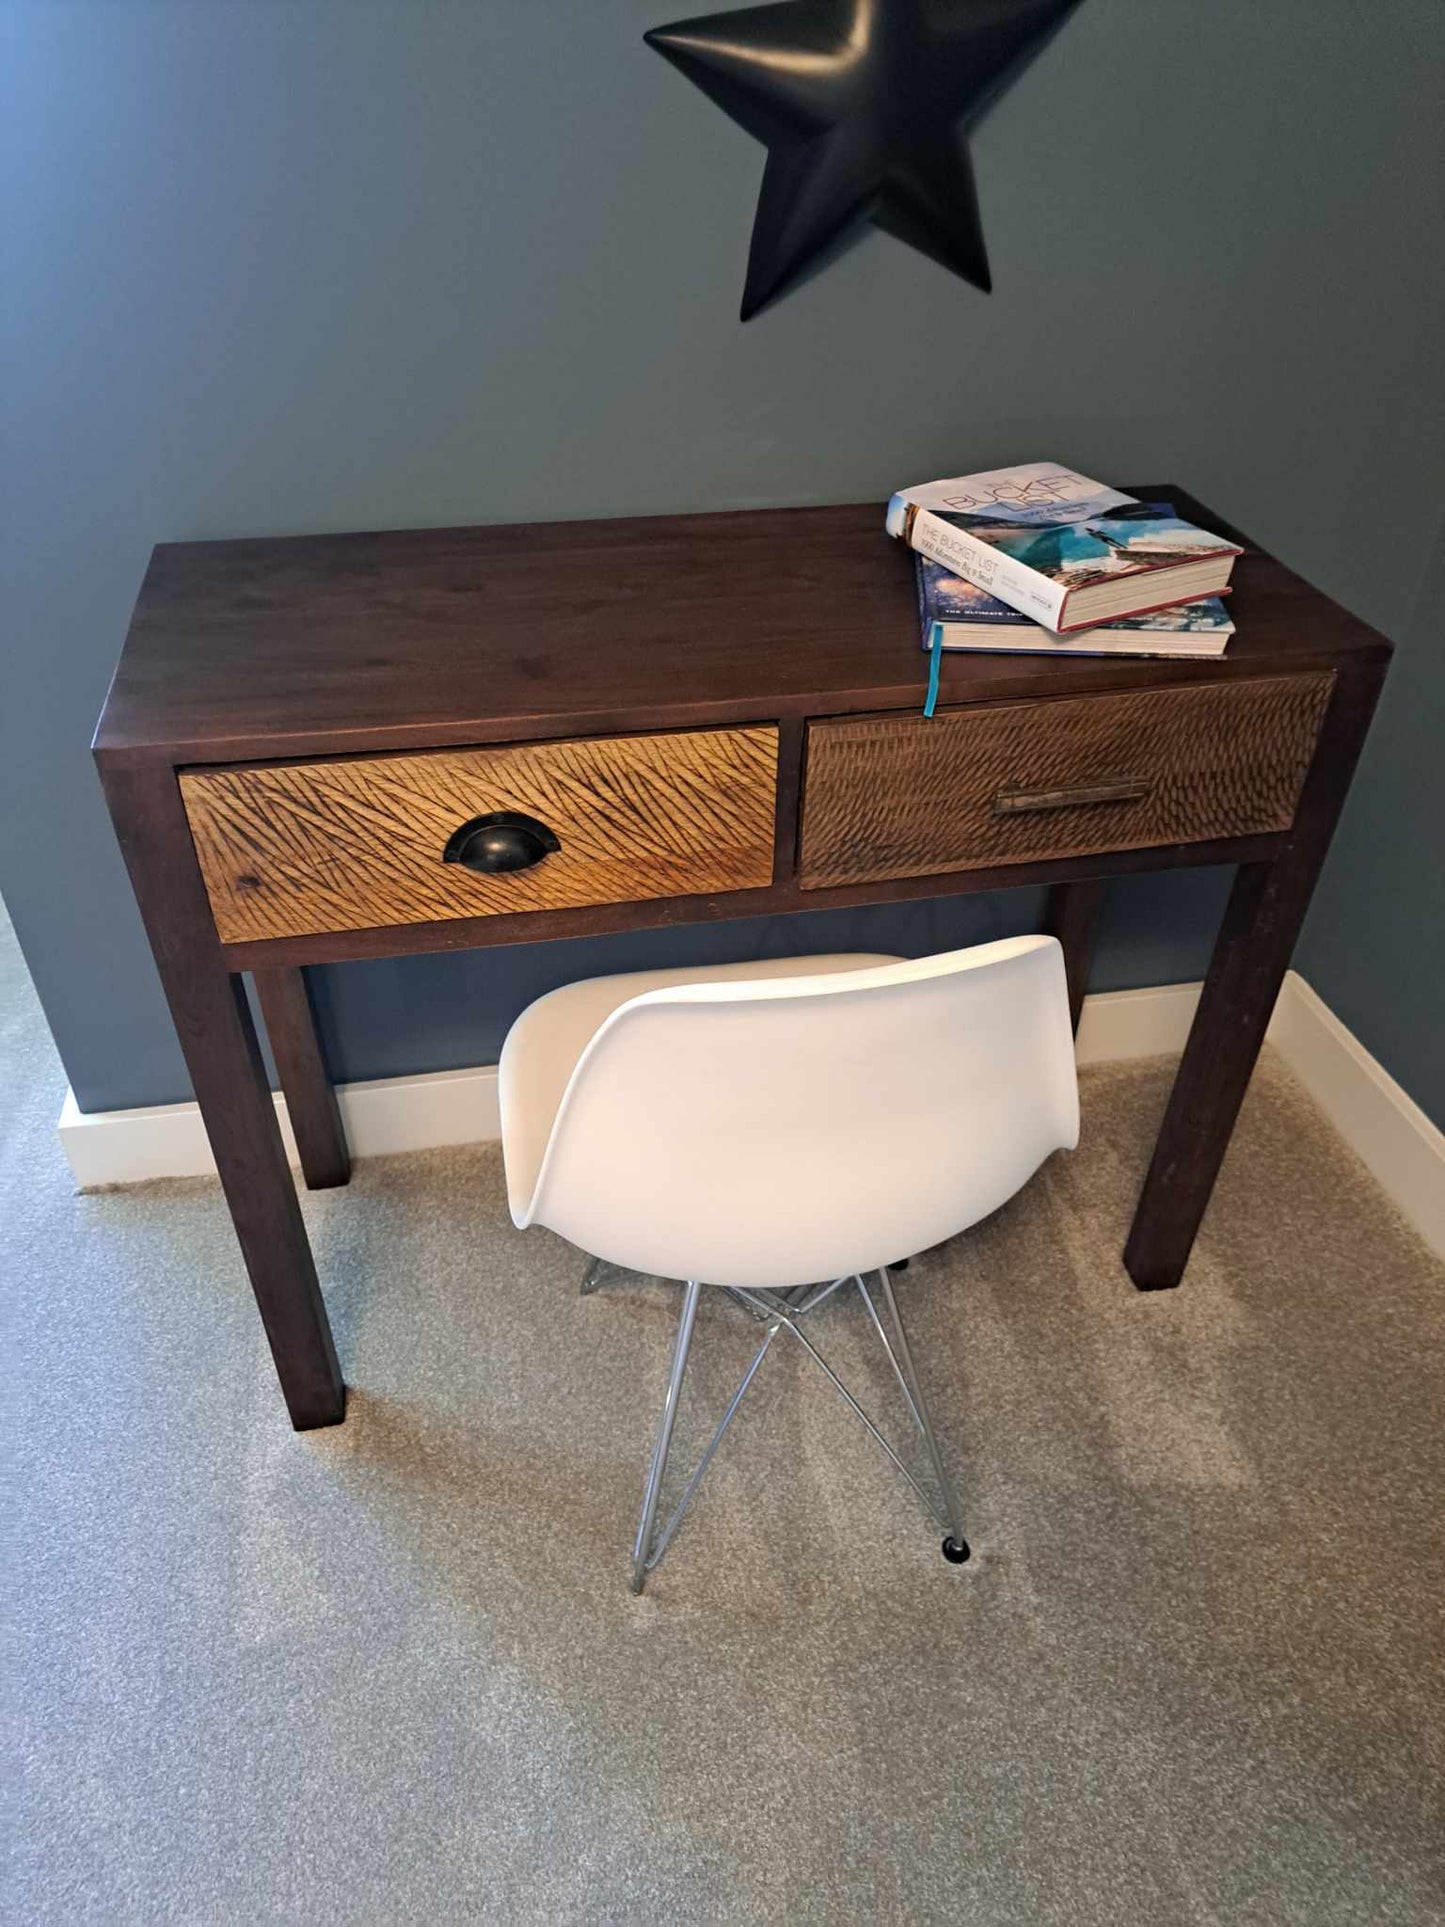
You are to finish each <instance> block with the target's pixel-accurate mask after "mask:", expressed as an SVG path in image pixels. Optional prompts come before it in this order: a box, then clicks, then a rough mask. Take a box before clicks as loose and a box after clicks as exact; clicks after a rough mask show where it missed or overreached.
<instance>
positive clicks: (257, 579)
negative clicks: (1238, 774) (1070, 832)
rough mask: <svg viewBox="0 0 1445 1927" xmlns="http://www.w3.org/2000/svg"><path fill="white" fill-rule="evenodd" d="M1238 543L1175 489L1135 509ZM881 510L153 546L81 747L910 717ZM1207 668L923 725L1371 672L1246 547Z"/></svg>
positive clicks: (907, 655)
mask: <svg viewBox="0 0 1445 1927" xmlns="http://www.w3.org/2000/svg"><path fill="white" fill-rule="evenodd" d="M1131 492H1132V493H1134V494H1136V495H1142V496H1144V497H1146V498H1147V499H1149V500H1160V499H1163V500H1171V501H1174V502H1175V503H1177V504H1178V506H1179V508H1180V509H1181V511H1182V512H1183V513H1184V514H1185V515H1186V516H1189V517H1191V518H1192V519H1193V520H1196V521H1198V522H1200V523H1202V524H1203V525H1204V526H1205V527H1208V528H1214V529H1217V530H1219V531H1220V532H1221V533H1225V534H1231V535H1237V533H1238V532H1237V531H1234V530H1230V529H1228V528H1227V526H1226V525H1225V524H1224V523H1223V522H1222V521H1221V520H1220V518H1219V517H1217V516H1215V515H1213V514H1211V513H1210V511H1209V510H1208V509H1207V508H1205V507H1204V506H1203V505H1202V504H1200V503H1198V502H1196V501H1194V500H1193V499H1192V498H1191V497H1190V496H1188V495H1187V494H1186V493H1184V492H1183V491H1181V490H1179V489H1178V488H1174V487H1170V486H1168V485H1163V484H1153V485H1148V486H1145V485H1137V486H1135V487H1134V488H1133V489H1132V490H1131ZM882 523H883V510H882V505H881V504H880V503H877V502H869V503H863V504H856V505H849V506H843V507H830V508H801V509H762V510H746V511H738V512H733V513H726V514H710V515H673V516H653V517H640V518H630V519H627V520H620V521H594V522H588V521H583V522H545V523H528V524H499V525H494V526H488V527H480V528H455V529H422V530H401V531H391V532H386V533H378V534H359V535H317V536H285V537H276V538H266V539H259V540H242V541H226V542H187V543H167V544H163V545H161V546H160V547H158V548H157V549H156V550H155V552H154V554H153V555H152V557H151V562H150V567H149V569H148V570H147V572H146V577H145V581H144V583H143V585H142V588H141V592H140V596H139V599H138V601H137V603H136V608H135V613H134V616H133V618H132V621H131V625H130V631H129V634H128V636H127V639H126V644H125V649H124V651H123V654H122V656H121V661H120V664H119V667H118V668H117V671H116V675H115V680H114V682H113V683H112V686H111V690H110V693H109V695H108V697H107V699H106V704H105V709H104V711H103V713H102V715H101V720H100V724H99V727H98V729H97V731H96V737H95V747H96V750H97V753H98V754H99V755H100V756H101V757H102V758H107V757H109V758H114V759H116V760H117V761H120V760H130V759H133V758H140V759H144V760H156V759H159V760H163V761H167V762H172V763H176V764H182V763H196V762H225V761H239V760H249V759H253V758H255V759H260V758H267V757H272V758H275V757H289V756H320V755H334V754H344V753H347V752H358V753H360V752H366V751H374V750H386V749H399V748H421V747H427V746H440V745H445V744H454V743H466V742H476V741H490V742H502V741H521V740H527V739H536V738H541V737H546V736H558V735H569V734H582V733H586V734H594V735H595V734H599V733H605V732H606V731H608V730H612V729H619V730H621V729H652V728H672V727H679V726H688V725H700V724H707V723H715V722H731V721H742V720H749V719H752V720H761V719H764V718H768V717H777V716H786V715H798V714H808V713H814V712H818V711H820V710H821V711H825V712H827V713H831V714H839V713H849V712H856V711H860V710H869V709H888V708H900V707H909V706H913V705H916V704H919V703H921V701H922V698H923V691H924V683H925V670H926V664H925V658H924V655H923V652H922V650H921V649H920V648H919V640H918V616H917V610H916V606H915V602H914V590H913V571H912V566H911V558H910V554H909V551H908V550H907V549H905V548H904V546H903V545H902V544H901V543H898V542H895V541H893V540H892V539H890V538H889V537H888V536H886V535H885V534H884V532H883V526H882ZM1234 583H1235V588H1234V592H1233V594H1232V596H1231V598H1230V613H1231V615H1232V616H1233V618H1234V621H1235V623H1236V625H1237V633H1236V635H1235V636H1234V638H1233V639H1232V641H1231V643H1230V646H1229V650H1228V652H1227V654H1226V655H1225V656H1224V657H1223V658H1221V659H1220V661H1218V662H1217V663H1216V662H1210V663H1207V664H1202V665H1201V664H1200V663H1198V662H1188V661H1182V662H1159V661H1150V660H1139V659H1134V660H1129V659H1126V658H1118V657H1105V658H1099V657H1094V658H1073V659H1070V660H1067V661H1064V662H1059V661H1057V660H1055V659H1051V658H1044V657H1038V656H1004V655H983V654H965V653H955V654H950V655H949V656H947V657H946V658H945V661H944V665H943V684H942V701H943V702H944V703H960V702H969V701H985V700H999V699H1007V698H1011V697H1018V698H1031V697H1036V696H1046V695H1057V694H1074V693H1082V692H1084V691H1087V690H1090V689H1095V688H1120V687H1134V686H1138V685H1140V684H1161V683H1168V682H1177V681H1182V680H1193V681H1197V680H1198V679H1199V677H1200V675H1201V673H1203V674H1206V675H1208V676H1211V677H1212V676H1215V675H1219V674H1226V675H1239V674H1246V675H1259V674H1263V673H1269V672H1271V671H1274V670H1282V671H1292V670H1296V669H1303V668H1307V667H1316V666H1328V665H1329V664H1330V663H1331V662H1333V661H1337V660H1338V659H1339V658H1340V656H1341V655H1342V654H1346V653H1359V652H1364V653H1367V654H1370V655H1375V656H1381V657H1383V656H1388V654H1389V651H1390V645H1389V643H1388V642H1387V641H1386V640H1385V638H1384V637H1383V636H1380V635H1379V634H1377V633H1376V632H1375V631H1374V630H1372V629H1370V628H1369V627H1368V626H1367V625H1366V624H1365V623H1363V622H1360V621H1358V620H1357V619H1356V618H1355V617H1354V616H1352V615H1350V614H1349V613H1348V611H1346V610H1344V609H1342V608H1340V607H1339V605H1338V604H1337V603H1334V602H1332V601H1330V599H1329V598H1328V597H1327V596H1324V595H1322V594H1321V593H1320V592H1319V591H1318V590H1315V589H1312V588H1311V587H1310V586H1309V585H1308V584H1307V583H1305V582H1303V581H1302V580H1301V579H1300V578H1299V577H1298V576H1296V575H1294V574H1293V573H1292V572H1291V571H1290V570H1288V569H1286V568H1285V567H1284V566H1283V564H1281V563H1279V562H1277V561H1275V560H1274V559H1273V558H1271V557H1270V556H1268V555H1265V554H1263V553H1262V552H1260V551H1258V550H1256V549H1253V548H1251V549H1250V550H1249V552H1248V553H1246V554H1245V555H1243V556H1241V557H1240V559H1239V561H1238V562H1237V563H1236V564H1235V572H1234Z"/></svg>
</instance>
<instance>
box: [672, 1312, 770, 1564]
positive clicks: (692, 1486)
mask: <svg viewBox="0 0 1445 1927" xmlns="http://www.w3.org/2000/svg"><path fill="white" fill-rule="evenodd" d="M777 1335H778V1327H777V1325H776V1324H772V1325H770V1326H769V1327H768V1335H767V1337H766V1338H765V1339H764V1340H763V1342H762V1344H761V1345H759V1347H758V1349H757V1354H756V1356H755V1357H754V1359H753V1362H752V1364H751V1365H749V1367H748V1369H747V1370H746V1371H745V1372H744V1373H743V1380H742V1383H741V1385H739V1386H738V1389H737V1390H736V1391H735V1392H734V1393H733V1395H732V1398H731V1399H730V1400H729V1401H728V1408H727V1410H726V1411H725V1412H724V1413H723V1415H722V1417H721V1418H720V1419H719V1420H718V1425H717V1430H716V1431H715V1432H714V1433H713V1435H712V1437H711V1438H710V1439H709V1440H708V1442H707V1449H706V1451H705V1452H704V1453H703V1455H702V1457H701V1458H700V1459H699V1460H698V1462H697V1469H696V1471H695V1472H694V1473H693V1475H692V1477H691V1478H690V1479H689V1480H688V1482H687V1484H686V1485H685V1486H684V1487H683V1489H682V1497H681V1498H680V1499H679V1500H678V1502H677V1505H676V1507H675V1508H674V1510H673V1514H672V1517H671V1518H670V1519H669V1520H668V1522H667V1524H666V1525H665V1526H664V1527H663V1528H662V1530H661V1532H659V1533H658V1535H657V1544H656V1545H655V1546H654V1547H653V1548H652V1550H651V1552H649V1553H648V1554H646V1556H645V1558H644V1560H643V1570H644V1572H645V1573H647V1572H651V1571H652V1569H653V1567H654V1566H655V1565H656V1564H657V1562H658V1561H659V1560H660V1559H661V1557H662V1555H663V1553H665V1552H666V1551H667V1548H668V1546H669V1545H670V1544H671V1542H672V1535H673V1533H674V1532H676V1531H677V1528H678V1526H679V1525H680V1524H681V1523H682V1515H683V1513H684V1512H686V1511H687V1508H688V1506H689V1505H690V1504H691V1502H692V1495H693V1493H694V1492H696V1491H697V1488H698V1487H699V1485H701V1483H702V1475H703V1473H704V1472H706V1471H707V1469H708V1467H709V1466H710V1465H711V1464H712V1457H713V1453H714V1452H716V1451H717V1449H718V1447H719V1446H720V1445H721V1444H722V1437H723V1433H724V1432H726V1430H727V1429H728V1427H729V1426H730V1425H731V1424H732V1422H733V1414H734V1412H736V1411H737V1409H738V1407H739V1406H740V1405H741V1404H742V1402H743V1393H744V1392H745V1391H746V1390H747V1389H748V1387H749V1385H751V1384H752V1382H753V1379H754V1377H755V1375H756V1373H757V1369H758V1367H759V1365H761V1364H762V1362H763V1360H764V1359H765V1358H766V1357H767V1355H768V1352H769V1351H770V1349H771V1348H772V1343H773V1340H774V1339H775V1338H776V1337H777Z"/></svg>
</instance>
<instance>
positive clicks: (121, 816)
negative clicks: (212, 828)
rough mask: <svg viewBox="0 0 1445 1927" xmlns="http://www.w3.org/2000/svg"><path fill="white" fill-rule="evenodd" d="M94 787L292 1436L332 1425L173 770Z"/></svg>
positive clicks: (267, 1111) (300, 1225) (314, 1292)
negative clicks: (196, 1109) (131, 895)
mask: <svg viewBox="0 0 1445 1927" xmlns="http://www.w3.org/2000/svg"><path fill="white" fill-rule="evenodd" d="M101 778H102V781H103V782H104V785H105V791H106V798H107V801H108V802H109V804H110V810H111V816H112V818H113V819H114V822H115V827H116V834H117V836H118V837H119V839H120V845H121V849H122V851H123V852H124V854H125V859H126V866H127V868H128V869H129V871H130V877H131V882H132V885H133V886H134V889H135V895H136V901H137V903H138V904H139V905H140V911H141V916H142V918H143V919H144V921H145V925H146V933H147V935H148V936H149V938H150V942H151V949H152V950H153V952H154V954H155V960H156V966H157V969H158V970H159V972H160V978H161V983H162V986H163V987H164V990H165V993H166V999H167V1001H168V1003H169V1005H170V1009H171V1016H172V1018H173V1019H174V1022H175V1026H176V1034H177V1036H178V1037H179V1038H180V1042H181V1048H182V1050H183V1051H184V1053H185V1058H186V1063H187V1066H188V1067H189V1069H190V1073H191V1081H192V1084H193V1085H194V1087H195V1093H196V1101H197V1103H198V1104H199V1105H200V1109H201V1116H202V1119H203V1120H204V1122H205V1126H206V1133H207V1136H208V1137H209V1138H210V1140H211V1148H212V1150H213V1151H214V1152H215V1157H216V1168H217V1170H218V1171H219V1173H220V1178H221V1184H222V1187H223V1189H224V1191H225V1194H226V1203H227V1205H228V1206H229V1208H230V1213H231V1219H232V1222H233V1223H234V1225H235V1227H236V1236H237V1238H238V1239H239V1241H240V1245H241V1253H242V1256H243V1257H244V1259H245V1261H246V1269H247V1272H248V1273H249V1275H250V1279H251V1288H252V1290H253V1291H254V1292H255V1295H256V1304H257V1307H258V1308H259V1310H260V1313H261V1322H262V1324H263V1325H264V1327H265V1331H266V1337H267V1340H268V1341H269V1343H270V1346H271V1356H272V1358H273V1359H274V1360H275V1364H276V1371H277V1375H278V1376H279V1378H280V1380H281V1390H282V1393H283V1395H284V1397H285V1399H286V1404H287V1408H288V1410H289V1411H290V1414H291V1422H292V1424H293V1425H294V1426H295V1427H296V1428H297V1430H298V1431H304V1430H307V1429H309V1428H310V1427H312V1426H318V1425H336V1424H339V1423H340V1421H341V1420H342V1419H343V1418H344V1417H345V1414H346V1387H345V1385H344V1384H343V1383H342V1378H341V1368H340V1366H339V1365H338V1363H337V1359H336V1348H335V1345H334V1344H333V1342H332V1337H331V1327H330V1325H329V1323H328V1322H327V1317H326V1307H325V1304H324V1303H323V1301H322V1297H321V1288H320V1286H319V1284H318V1283H317V1278H316V1265H315V1261H314V1259H313V1258H312V1255H311V1247H310V1245H309V1244H308V1243H307V1239H306V1227H305V1224H304V1222H303V1220H302V1217H301V1206H300V1203H299V1201H298V1199H297V1196H296V1187H295V1185H294V1184H293V1183H292V1181H291V1172H290V1169H289V1168H288V1166H287V1162H286V1153H285V1150H284V1147H283V1145H282V1142H281V1131H280V1127H279V1125H278V1123H277V1121H276V1107H275V1104H274V1102H273V1101H272V1097H271V1091H270V1088H269V1086H268V1084H267V1081H266V1075H265V1070H264V1068H263V1065H262V1062H261V1051H260V1047H259V1045H258V1044H257V1042H256V1032H255V1028H254V1026H253V1025H252V1022H251V1011H250V1006H249V1005H248V1003H247V1001H246V995H245V989H244V986H243V984H242V981H241V979H240V978H239V977H238V976H232V975H231V973H230V972H229V971H228V970H227V969H226V964H225V958H224V955H223V953H222V951H221V946H220V943H219V941H218V939H217V937H216V931H215V925H214V923H213V921H212V919H211V913H210V905H209V903H208V901H207V899H206V894H205V888H204V885H203V884H202V882H201V877H200V872H199V870H198V868H197V866H196V856H195V849H194V847H193V845H192V843H191V837H190V828H189V825H188V824H187V822H186V816H185V811H184V809H183V808H182V805H181V797H180V788H179V785H178V784H177V782H176V776H175V772H174V770H172V769H171V768H169V767H168V766H166V765H163V764H154V763H144V762H140V763H133V762H129V761H125V762H116V761H114V760H112V759H109V758H107V759H105V760H104V761H102V763H101Z"/></svg>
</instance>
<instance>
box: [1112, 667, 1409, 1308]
mask: <svg viewBox="0 0 1445 1927" xmlns="http://www.w3.org/2000/svg"><path fill="white" fill-rule="evenodd" d="M1382 675H1383V671H1382V670H1381V669H1379V668H1377V667H1376V666H1375V665H1373V664H1370V663H1365V664H1362V665H1360V666H1359V667H1357V668H1355V669H1354V670H1352V671H1349V672H1346V671H1341V672H1340V674H1339V677H1338V679H1337V684H1336V689H1335V693H1334V695H1333V696H1332V698H1331V700H1330V707H1329V710H1328V712H1327V713H1326V716H1325V720H1324V724H1323V727H1322V728H1321V730H1320V737H1319V742H1318V744H1317V746H1316V750H1315V755H1314V760H1313V762H1312V764H1311V766H1310V773H1309V776H1308V779H1307V780H1306V783H1305V786H1304V789H1303V791H1302V793H1301V796H1300V802H1299V807H1298V810H1297V812H1296V815H1295V823H1294V828H1293V830H1292V832H1291V835H1290V840H1289V842H1288V843H1287V844H1286V846H1285V848H1284V850H1283V851H1282V852H1281V854H1280V855H1278V856H1277V857H1274V858H1272V859H1271V860H1269V861H1268V862H1264V863H1247V864H1244V865H1242V866H1241V868H1240V870H1239V872H1238V874H1237V876H1236V877H1235V881H1234V888H1233V889H1232V891H1231V892H1230V897H1229V902H1228V904H1227V906H1226V908H1225V912H1224V921H1223V923H1222V924H1221V926H1220V931H1219V936H1218V938H1217V940H1216V942H1215V946H1214V954H1213V956H1212V957H1211V959H1210V963H1209V973H1208V975H1207V976H1206V978H1205V980H1204V989H1203V992H1202V994H1201V996H1200V999H1199V1008H1198V1010H1197V1011H1196V1012H1195V1016H1194V1023H1193V1025H1192V1026H1191V1028H1190V1032H1189V1040H1188V1042H1187V1043H1186V1045H1185V1047H1184V1055H1183V1057H1182V1059H1181V1060H1180V1064H1179V1071H1178V1075H1177V1076H1176V1077H1175V1079H1174V1089H1173V1092H1172V1093H1171V1095H1170V1099H1169V1106H1168V1109H1167V1110H1166V1112H1165V1114H1164V1122H1163V1123H1162V1124H1161V1126H1160V1128H1159V1136H1158V1139H1157V1141H1156V1143H1155V1146H1154V1156H1153V1159H1152V1161H1151V1163H1150V1166H1149V1173H1148V1176H1147V1177H1146V1178H1145V1180H1144V1189H1143V1192H1142V1194H1141V1195H1140V1198H1139V1204H1138V1208H1137V1210H1136V1211H1135V1214H1134V1223H1133V1226H1132V1228H1131V1230H1130V1232H1129V1238H1128V1242H1127V1243H1126V1245H1125V1246H1124V1264H1125V1266H1126V1268H1127V1269H1128V1272H1129V1276H1130V1277H1131V1278H1132V1279H1133V1280H1134V1283H1135V1284H1136V1285H1137V1286H1138V1287H1139V1289H1140V1290H1141V1291H1165V1290H1168V1289H1170V1288H1171V1287H1172V1286H1174V1285H1177V1284H1178V1283H1179V1280H1180V1278H1181V1276H1182V1275H1183V1271H1184V1266H1185V1264H1186V1263H1187V1262H1188V1258H1189V1252H1190V1248H1191V1247H1192V1245H1193V1243H1194V1236H1195V1233H1196V1232H1197V1231H1198V1229H1199V1224H1200V1220H1201V1219H1202V1218H1203V1216H1204V1212H1205V1209H1206V1207H1207V1205H1208V1203H1209V1198H1210V1194H1211V1192H1212V1191H1213V1189H1214V1180H1215V1178H1216V1176H1217V1175H1218V1172H1219V1167H1220V1164H1221V1163H1222V1162H1223V1159H1224V1153H1225V1151H1226V1150H1227V1149H1228V1146H1229V1139H1230V1135H1231V1133H1232V1132H1233V1130H1234V1123H1235V1119H1236V1117H1237V1116H1238V1114H1239V1107H1240V1104H1241V1102H1242V1101H1243V1098H1244V1093H1245V1090H1246V1088H1247V1086H1248V1084H1249V1079H1250V1074H1251V1073H1252V1071H1253V1070H1254V1065H1255V1059H1256V1058H1257V1057H1258V1055H1259V1048H1260V1045H1261V1044H1262V1043H1263V1042H1264V1033H1265V1030H1266V1029H1267V1027H1268V1025H1269V1020H1270V1017H1271V1015H1272V1014H1273V1011H1274V1005H1275V999H1276V997H1277V996H1278V995H1279V988H1280V985H1281V983H1282V982H1283V981H1284V973H1285V971H1286V970H1287V969H1288V968H1289V961H1290V957H1291V956H1292V955H1293V952H1294V947H1295V940H1296V938H1297V937H1298V935H1299V931H1300V926H1301V924H1302V923H1303V922H1304V918H1305V912H1306V911H1307V910H1308V908H1309V903H1310V897H1311V895H1312V894H1313V891H1314V886H1315V880H1316V878H1317V877H1318V875H1319V872H1320V866H1321V864H1322V863H1323V862H1324V858H1325V852H1326V850H1327V849H1328V848H1329V842H1330V837H1331V836H1332V835H1333V833H1334V828H1335V824H1336V822H1337V821H1338V820H1339V813H1340V809H1341V806H1342V805H1343V803H1344V799H1345V794H1346V791H1347V790H1348V788H1349V783H1350V777H1351V776H1352V775H1353V773H1354V767H1355V763H1356V761H1357V760H1358V757H1359V752H1360V747H1361V745H1362V743H1363V741H1364V736H1365V731H1366V730H1367V729H1368V727H1369V723H1370V717H1371V714H1372V713H1373V710H1374V706H1375V700H1376V698H1377V696H1378V695H1379V688H1380V682H1381V679H1382Z"/></svg>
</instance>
